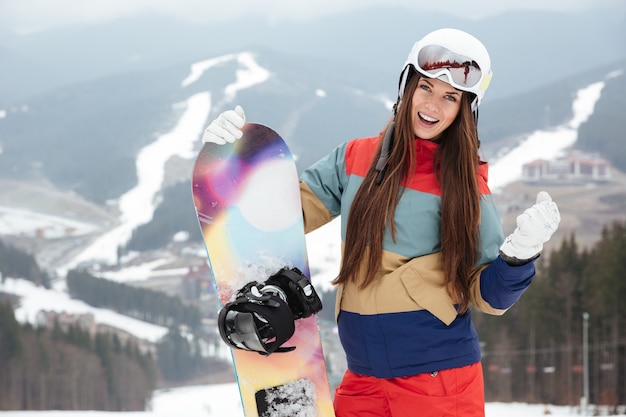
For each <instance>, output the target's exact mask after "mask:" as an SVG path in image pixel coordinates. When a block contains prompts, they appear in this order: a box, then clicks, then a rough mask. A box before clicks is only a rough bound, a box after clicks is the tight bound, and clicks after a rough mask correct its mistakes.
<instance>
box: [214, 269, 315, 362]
mask: <svg viewBox="0 0 626 417" xmlns="http://www.w3.org/2000/svg"><path fill="white" fill-rule="evenodd" d="M321 309H322V301H321V300H320V298H319V297H318V295H317V293H316V292H315V289H314V288H313V285H312V284H311V282H310V281H309V279H308V278H307V277H306V276H305V275H304V274H303V273H302V272H301V271H300V270H299V269H298V268H291V269H290V268H287V267H285V268H283V269H281V270H280V271H278V272H277V273H276V274H274V275H272V276H271V277H269V278H268V279H267V280H266V281H265V282H263V283H258V282H257V281H252V282H249V283H248V284H246V285H245V286H244V287H243V288H241V289H240V290H239V291H237V295H236V297H235V301H232V302H229V303H227V304H225V305H224V307H223V308H222V309H221V310H220V312H219V316H218V328H219V331H220V336H221V337H222V340H224V342H226V344H228V345H230V346H231V347H234V348H237V349H243V350H249V351H252V352H258V353H259V354H261V355H264V356H267V355H270V354H271V353H274V352H291V351H292V350H294V349H295V346H290V347H282V346H281V345H282V344H283V343H285V342H286V341H287V340H289V339H290V338H291V336H293V334H294V332H295V321H296V320H298V319H301V318H306V317H309V316H311V315H313V314H315V313H317V312H319V311H320V310H321Z"/></svg>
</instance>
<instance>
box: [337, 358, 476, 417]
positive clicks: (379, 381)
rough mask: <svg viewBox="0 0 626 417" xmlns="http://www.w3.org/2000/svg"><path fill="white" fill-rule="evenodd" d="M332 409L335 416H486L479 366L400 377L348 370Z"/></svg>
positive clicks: (338, 389) (338, 388)
mask: <svg viewBox="0 0 626 417" xmlns="http://www.w3.org/2000/svg"><path fill="white" fill-rule="evenodd" d="M334 408H335V414H336V415H337V417H485V391H484V381H483V370H482V365H481V364H480V362H478V363H475V364H473V365H469V366H464V367H461V368H454V369H446V370H443V371H438V372H432V373H426V374H419V375H414V376H409V377H401V378H376V377H372V376H364V375H358V374H355V373H353V372H351V371H349V370H348V371H346V373H345V375H344V377H343V380H342V381H341V384H339V386H338V387H337V389H336V390H335V400H334Z"/></svg>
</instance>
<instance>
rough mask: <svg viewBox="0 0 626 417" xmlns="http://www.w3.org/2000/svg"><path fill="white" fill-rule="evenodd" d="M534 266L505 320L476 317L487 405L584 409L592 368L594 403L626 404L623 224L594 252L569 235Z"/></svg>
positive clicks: (625, 250) (610, 230) (604, 237)
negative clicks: (581, 405) (582, 402)
mask: <svg viewBox="0 0 626 417" xmlns="http://www.w3.org/2000/svg"><path fill="white" fill-rule="evenodd" d="M536 265H537V275H536V277H535V278H534V281H533V284H532V285H531V286H530V287H529V289H528V290H527V291H526V293H525V294H524V295H523V296H522V298H521V299H520V300H519V301H518V303H517V304H516V305H514V306H513V307H512V308H511V309H510V310H509V311H507V312H506V313H505V314H504V315H503V316H500V317H494V316H488V315H485V314H481V313H477V312H474V313H473V314H474V321H475V323H476V328H477V331H478V334H479V336H480V338H481V340H482V342H483V369H484V373H485V386H486V397H487V400H488V401H522V402H524V401H525V402H531V403H550V404H561V405H575V404H579V403H580V399H581V397H582V396H583V382H584V375H585V372H584V371H585V363H588V367H587V370H588V374H589V377H588V380H589V394H590V395H589V397H590V403H592V404H602V405H608V406H613V407H617V406H618V405H625V404H626V303H624V302H623V300H624V299H626V223H622V222H615V223H613V224H611V225H608V226H605V228H604V229H603V231H602V235H601V238H600V239H599V241H598V242H597V243H596V244H595V245H594V246H593V247H592V248H590V249H581V248H579V247H578V245H577V244H576V240H575V236H574V235H572V236H570V237H569V238H568V239H565V240H563V241H562V242H561V245H560V246H559V248H558V249H557V250H554V251H552V252H551V253H548V254H544V255H542V256H541V257H540V259H539V260H538V261H537V263H536ZM585 317H587V319H585ZM584 327H587V331H586V332H584V330H583V328H584ZM584 333H587V338H586V343H585V341H584V340H583V335H584ZM585 344H586V345H587V349H586V354H585V349H584V346H583V345H585Z"/></svg>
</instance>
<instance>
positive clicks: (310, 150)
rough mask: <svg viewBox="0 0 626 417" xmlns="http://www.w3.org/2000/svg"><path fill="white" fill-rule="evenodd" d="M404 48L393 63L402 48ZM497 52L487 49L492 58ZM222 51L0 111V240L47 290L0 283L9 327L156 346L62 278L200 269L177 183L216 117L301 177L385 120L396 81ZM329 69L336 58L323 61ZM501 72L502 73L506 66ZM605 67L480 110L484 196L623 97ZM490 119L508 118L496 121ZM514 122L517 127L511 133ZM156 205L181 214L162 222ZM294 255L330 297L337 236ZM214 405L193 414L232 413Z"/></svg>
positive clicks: (34, 97) (321, 237) (23, 99)
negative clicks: (57, 320)
mask: <svg viewBox="0 0 626 417" xmlns="http://www.w3.org/2000/svg"><path fill="white" fill-rule="evenodd" d="M492 25H494V26H495V23H492ZM618 27H619V26H618ZM616 30H618V29H616ZM480 31H481V30H479V32H480ZM330 32H332V31H330ZM260 33H261V32H260ZM342 33H343V32H342ZM196 35H197V33H196ZM59 36H60V35H59ZM492 39H494V38H492ZM344 41H345V40H344ZM21 42H24V41H23V40H22V41H21ZM491 42H492V43H495V44H497V42H496V41H495V40H492V41H491ZM260 43H262V42H260ZM337 43H340V42H339V41H338V42H337ZM0 44H1V43H0ZM401 46H402V47H401V48H398V49H400V50H401V51H400V52H398V54H399V55H398V56H399V58H400V59H399V61H402V58H403V57H404V53H405V52H406V51H405V49H408V46H407V45H401ZM394 47H395V46H394ZM501 47H502V46H501V45H500V46H498V45H496V51H497V50H498V48H501ZM604 47H605V46H602V48H599V49H604ZM188 48H189V47H188V46H186V47H185V48H184V49H188ZM209 49H215V48H206V50H209ZM564 49H567V48H564ZM227 50H228V51H229V52H224V51H220V52H215V51H213V52H204V51H197V52H196V53H195V55H197V56H196V59H194V60H190V59H189V55H188V54H186V55H184V56H182V55H181V56H180V57H179V58H180V59H179V60H176V62H175V63H171V65H165V64H164V63H163V62H161V65H160V66H156V67H154V68H150V69H148V68H147V67H145V66H143V67H135V68H124V69H123V70H122V69H120V68H119V67H118V68H117V69H116V70H111V71H109V72H104V73H102V74H99V75H98V76H97V77H94V78H93V79H82V80H81V81H80V82H72V83H69V84H65V85H64V84H63V83H62V82H60V81H59V84H57V85H54V86H53V87H54V88H53V89H50V88H52V87H51V86H47V87H46V89H45V90H44V89H42V90H37V89H35V90H36V91H34V92H33V91H31V92H30V93H29V95H27V96H21V95H19V94H12V95H11V97H15V99H12V100H15V101H6V100H0V238H3V239H7V240H9V241H11V242H14V243H16V244H18V245H22V246H25V247H26V248H28V250H31V251H32V252H33V253H35V255H36V256H37V259H38V261H39V263H40V264H41V267H42V268H44V269H49V270H51V271H54V272H56V273H57V275H58V276H59V279H58V280H57V281H55V285H54V288H53V289H51V290H45V289H43V288H36V287H33V286H31V285H30V284H29V283H27V282H24V281H22V280H19V279H13V278H19V277H11V278H9V279H6V280H5V282H4V283H3V284H2V286H0V291H5V292H9V293H13V294H16V295H19V296H20V297H21V298H22V300H21V303H20V307H19V308H18V309H17V310H16V316H17V317H18V319H19V320H20V321H22V322H32V323H34V322H35V321H36V314H37V312H38V311H39V310H40V309H49V310H62V311H69V312H91V313H93V314H94V316H95V317H96V320H97V321H98V322H101V323H105V324H110V325H113V326H117V327H120V328H122V329H124V330H126V331H129V332H131V333H133V334H135V335H137V336H138V337H140V338H142V339H146V340H150V341H155V340H157V339H158V338H159V337H160V336H161V335H163V334H164V333H165V331H166V329H164V328H162V327H159V326H154V325H149V324H146V323H143V322H140V321H137V320H131V319H128V318H126V317H123V316H120V315H117V314H114V313H112V312H110V311H107V310H100V309H93V308H91V307H89V306H87V305H86V304H84V303H81V302H79V301H77V300H71V299H70V298H69V297H68V296H67V295H66V293H65V288H64V285H63V279H62V278H63V275H64V273H65V272H66V271H67V270H68V269H69V268H73V267H76V266H83V267H88V268H90V269H91V270H92V271H93V272H94V273H95V274H97V275H100V276H103V277H106V278H108V279H113V280H117V281H123V282H129V283H132V282H135V283H136V282H139V281H150V280H152V279H154V280H157V279H162V278H163V277H169V278H173V279H176V278H177V277H180V276H182V275H184V274H185V273H186V271H187V270H188V267H189V266H190V265H195V264H197V263H198V262H202V261H203V260H204V258H205V254H204V249H203V247H202V244H201V243H200V242H199V240H197V239H195V240H194V238H193V236H194V233H198V230H197V225H196V224H195V223H196V220H195V218H194V217H193V206H192V201H191V198H190V186H189V176H190V174H191V169H192V165H193V159H194V157H195V153H196V151H197V150H198V148H199V146H200V137H201V134H202V131H203V129H204V128H205V126H206V125H207V124H208V122H209V121H210V120H211V119H212V118H213V117H215V116H216V115H217V114H218V113H219V112H221V111H223V110H224V109H226V108H230V107H232V106H234V105H235V104H242V105H243V106H244V108H245V109H246V114H247V117H248V120H249V121H252V122H259V123H263V124H267V125H270V126H272V127H274V128H275V129H276V130H277V131H279V132H280V133H281V134H282V135H283V136H284V137H285V138H286V139H287V141H288V143H289V145H290V146H291V147H292V148H293V150H294V152H295V153H296V154H297V155H298V157H299V159H298V164H299V168H300V169H302V168H304V167H306V166H307V165H309V164H310V163H311V162H313V161H314V160H316V159H317V158H319V157H320V156H322V155H323V154H325V153H326V152H328V151H329V150H330V149H331V147H333V146H335V145H337V144H338V143H340V142H342V141H344V140H348V139H351V138H353V137H358V136H365V135H372V134H376V133H377V132H378V130H379V129H380V128H381V127H382V126H383V125H384V123H385V122H386V120H387V118H388V117H389V116H390V106H391V103H392V102H393V99H394V94H395V93H396V91H395V85H396V80H395V77H397V74H396V72H395V71H390V72H388V73H386V72H384V71H383V70H381V69H380V67H378V68H376V69H372V68H369V67H366V66H362V65H361V66H356V65H355V64H353V63H347V62H345V61H344V62H338V61H333V62H331V61H330V60H323V59H319V58H314V57H311V59H310V60H307V61H306V62H305V61H302V60H301V58H298V59H294V56H300V55H293V54H289V53H286V52H285V51H284V50H283V51H279V50H275V49H268V48H266V47H250V48H239V47H233V48H232V49H230V48H229V49H227ZM231 51H237V52H231ZM305 52H306V51H304V50H303V48H300V49H299V50H298V53H305ZM595 52H596V53H598V54H600V53H601V51H595ZM1 53H2V50H0V56H1ZM387 53H390V52H389V51H385V54H387ZM331 55H334V56H332V58H334V59H338V58H341V56H337V55H339V54H338V53H337V52H336V51H335V52H333V53H332V54H331ZM568 56H569V55H568ZM564 57H565V55H563V56H562V57H561V60H562V61H565V62H570V61H569V58H564ZM623 57H624V55H621V56H620V55H619V54H617V55H615V59H620V58H622V59H623ZM557 58H558V57H557ZM12 62H15V61H12ZM27 62H28V63H29V64H30V63H31V61H27ZM154 62H156V61H154ZM181 62H182V63H181ZM506 62H507V61H506V60H505V63H504V64H503V67H504V68H506V67H507V66H519V62H518V61H515V63H511V62H509V63H506ZM608 62H610V60H607V61H605V62H597V67H590V66H587V67H585V68H583V67H581V68H580V71H575V72H571V74H574V77H572V78H569V77H565V75H566V74H565V73H563V77H564V78H563V80H562V81H561V82H560V83H558V87H555V86H553V85H552V84H550V85H543V86H540V87H539V89H538V90H532V91H530V92H526V93H525V94H526V95H527V96H524V95H522V96H514V97H510V98H506V97H501V98H500V99H497V100H493V101H492V102H489V100H487V101H486V102H485V104H484V105H483V106H482V108H481V118H480V129H481V132H485V133H486V134H485V136H484V137H483V147H484V149H485V152H486V153H487V154H488V156H489V158H488V159H489V161H490V163H491V174H490V175H491V176H490V185H491V186H492V188H493V189H494V191H496V192H499V193H506V187H507V186H508V185H509V184H511V183H513V182H515V181H517V180H518V179H519V178H520V176H521V166H522V164H524V163H527V162H531V161H533V160H535V159H539V158H541V159H552V158H554V157H556V156H558V155H559V154H561V153H562V152H563V151H564V150H565V149H566V148H568V147H570V146H572V145H575V144H576V141H577V139H578V133H579V130H580V128H581V126H583V125H584V124H585V123H586V122H588V121H589V120H591V119H593V118H594V117H595V116H597V113H596V109H597V107H598V105H599V103H601V102H602V100H603V98H605V93H606V92H607V91H611V90H612V89H615V88H617V87H615V86H616V85H619V86H620V87H619V88H622V91H623V86H624V85H625V84H626V83H624V81H623V80H624V78H625V75H624V70H625V69H626V65H624V63H623V62H621V61H620V62H618V63H617V64H608ZM400 63H401V62H400ZM361 64H362V62H361ZM585 64H588V63H587V62H585ZM81 65H86V64H85V63H82V64H81ZM389 66H391V67H392V68H395V67H396V66H397V65H389ZM60 67H61V66H60V65H59V68H60ZM557 67H558V66H557ZM552 68H554V66H553V67H552ZM559 68H560V67H559ZM589 68H591V70H589ZM567 69H568V70H571V68H570V67H569V66H567ZM131 70H132V71H131ZM518 70H520V71H519V72H518V73H517V74H523V73H524V68H518ZM1 71H2V70H0V73H1ZM26 73H29V74H30V72H28V71H26ZM497 74H498V72H497V71H496V76H497ZM551 76H555V74H552V73H551ZM69 78H71V77H69ZM69 78H68V79H69ZM506 78H508V79H511V78H514V77H513V75H511V74H509V75H507V76H506V77H505V79H506ZM72 79H73V80H74V81H75V79H74V78H72ZM382 80H384V81H382ZM66 81H67V79H66ZM1 85H2V83H0V87H1ZM535 85H538V82H537V81H535ZM42 88H43V87H42ZM0 91H1V90H0ZM501 95H504V94H501ZM528 95H530V98H529V97H528ZM17 97H19V98H17ZM538 98H540V99H538ZM537 101H540V103H539V104H537ZM528 102H530V103H532V104H530V105H529V106H525V105H524V104H525V103H528ZM503 110H506V114H507V117H509V118H510V119H507V120H506V121H504V120H498V119H503V117H502V116H501V111H503ZM537 114H539V115H540V116H537ZM494 115H497V116H494ZM511 120H513V122H511ZM520 120H522V121H523V123H522V127H519V126H517V125H515V123H514V122H515V121H520ZM494 132H495V133H494ZM609 140H610V139H609ZM172 190H179V191H177V192H176V193H175V192H170V191H172ZM180 190H182V192H180ZM166 206H177V207H179V208H180V211H176V212H172V211H169V212H166V213H165V214H164V213H163V212H160V210H163V208H164V207H166ZM571 209H572V208H571V207H561V211H562V213H563V214H564V218H566V217H573V216H575V214H574V212H572V211H570V210H571ZM190 214H191V215H190ZM163 218H165V219H168V220H172V221H170V223H173V226H172V225H168V227H171V228H172V229H171V230H169V229H168V230H167V231H166V230H163V234H165V235H167V238H166V239H165V243H164V244H162V245H160V246H159V247H158V248H156V249H154V250H150V251H148V250H146V251H145V252H143V253H142V252H141V251H137V250H130V251H129V252H128V253H125V254H124V255H123V256H121V257H120V251H119V249H120V247H123V246H125V245H126V244H127V243H128V242H129V240H130V239H131V238H132V237H133V234H138V233H137V230H138V229H140V228H142V227H150V226H151V225H152V226H153V227H154V228H156V229H159V228H161V226H160V224H162V223H160V222H162V219H163ZM607 221H608V219H607ZM190 224H191V225H190ZM163 228H164V227H163ZM567 230H568V229H567V227H565V231H564V234H565V233H567ZM196 238H197V235H196ZM307 245H308V251H309V257H310V264H311V267H312V272H313V280H314V283H316V285H319V286H321V287H322V288H328V287H329V286H328V283H329V282H330V281H331V280H332V279H333V278H334V276H335V274H336V272H337V268H338V263H339V253H340V243H339V224H338V222H337V221H333V222H332V223H330V224H329V225H327V226H325V227H323V228H321V229H320V230H317V231H315V232H313V233H311V234H310V235H309V236H307ZM181 251H182V252H184V254H185V258H184V260H183V261H181V259H182V258H181V257H180V256H179V255H180V253H181ZM189 259H193V261H192V262H189V264H185V262H186V261H188V260H189ZM113 265H115V268H113V267H112V266H113ZM5 278H6V277H5ZM220 389H221V388H220ZM224 389H225V390H226V391H224V392H228V393H230V394H227V395H231V394H232V393H233V392H234V386H228V387H226V388H224ZM203 390H204V389H203ZM211 392H212V393H217V392H218V390H212V391H211ZM219 392H220V393H222V394H216V395H224V394H223V392H222V391H219ZM233 395H234V394H233ZM163 396H164V397H165V396H166V394H164V395H163ZM157 398H160V397H157ZM155 404H156V403H155ZM198 404H205V403H203V402H199V403H198ZM206 404H210V402H209V403H206ZM155 407H156V406H155ZM211 407H212V409H211V410H209V409H206V408H205V409H203V410H201V411H199V413H200V414H199V415H208V416H211V415H235V414H232V413H230V410H231V409H228V410H229V413H227V414H220V413H221V411H220V410H217V409H216V408H213V407H216V406H213V405H212V406H211ZM233 407H235V408H233V409H234V410H236V404H235V405H233ZM156 408H158V407H156ZM492 409H493V410H496V409H498V408H497V407H495V406H492ZM498 410H499V409H498ZM526 410H527V409H526ZM488 411H489V408H488ZM233 413H236V411H233ZM492 413H493V414H492V415H503V414H506V415H511V416H512V415H514V414H513V412H511V413H509V411H506V412H500V414H498V412H492ZM520 415H521V414H520Z"/></svg>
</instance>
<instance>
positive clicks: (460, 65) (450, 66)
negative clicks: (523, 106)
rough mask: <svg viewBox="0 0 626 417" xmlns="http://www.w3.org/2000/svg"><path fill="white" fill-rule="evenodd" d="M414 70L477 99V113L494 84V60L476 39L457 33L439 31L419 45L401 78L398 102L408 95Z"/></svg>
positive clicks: (412, 53) (415, 48) (410, 56)
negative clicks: (492, 78)
mask: <svg viewBox="0 0 626 417" xmlns="http://www.w3.org/2000/svg"><path fill="white" fill-rule="evenodd" d="M411 68H413V69H414V70H415V71H417V72H419V73H420V74H422V75H423V76H426V77H429V78H439V79H441V80H443V81H445V82H447V83H448V84H450V85H451V86H453V87H454V88H456V89H458V90H461V91H467V92H469V93H472V94H474V95H475V97H476V98H475V99H474V100H473V101H472V110H474V111H476V109H477V108H478V105H479V104H480V102H481V101H482V99H483V97H484V96H485V91H487V87H489V82H490V81H491V77H492V72H491V59H490V58H489V53H488V52H487V49H486V48H485V46H484V45H483V44H482V43H481V42H480V41H479V40H478V39H476V38H475V37H474V36H472V35H470V34H469V33H466V32H463V31H461V30H457V29H439V30H436V31H434V32H431V33H429V34H428V35H426V36H424V37H423V38H422V39H421V40H419V41H417V42H415V44H414V45H413V48H412V49H411V52H410V53H409V56H408V58H407V60H406V63H405V64H404V67H403V68H402V73H401V74H400V86H399V89H398V101H399V100H400V99H401V98H402V95H403V94H404V89H405V88H406V83H407V80H408V78H409V76H410V75H411Z"/></svg>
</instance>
